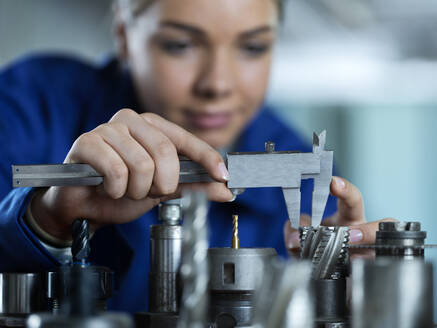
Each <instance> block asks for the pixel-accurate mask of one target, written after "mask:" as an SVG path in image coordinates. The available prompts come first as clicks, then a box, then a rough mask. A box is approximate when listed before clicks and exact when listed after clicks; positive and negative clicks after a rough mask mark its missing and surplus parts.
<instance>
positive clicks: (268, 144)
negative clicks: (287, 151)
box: [264, 141, 275, 153]
mask: <svg viewBox="0 0 437 328" xmlns="http://www.w3.org/2000/svg"><path fill="white" fill-rule="evenodd" d="M264 147H265V149H266V153H273V152H274V151H275V143H274V142H273V141H266V142H265V144H264Z"/></svg>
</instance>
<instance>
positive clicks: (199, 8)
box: [129, 0, 278, 34]
mask: <svg viewBox="0 0 437 328" xmlns="http://www.w3.org/2000/svg"><path fill="white" fill-rule="evenodd" d="M129 1H138V3H143V4H145V3H149V4H150V0H129ZM150 5H151V7H150V8H149V9H148V10H146V11H144V12H143V13H142V14H141V16H143V17H144V18H147V16H149V15H153V16H155V17H153V18H154V20H156V22H159V23H162V22H169V21H170V22H178V23H182V24H186V25H193V26H196V27H199V28H201V29H202V30H204V31H205V32H211V33H212V32H217V31H220V32H221V33H222V34H223V33H226V32H229V33H232V34H235V33H243V32H246V31H248V30H251V29H256V28H259V27H261V26H269V27H271V28H275V27H276V24H277V20H278V18H277V17H278V15H277V10H278V9H277V6H276V1H275V0H213V1H211V0H155V1H153V3H151V4H150ZM156 16H158V17H156ZM149 17H150V16H149Z"/></svg>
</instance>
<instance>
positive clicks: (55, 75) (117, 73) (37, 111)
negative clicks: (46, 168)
mask: <svg viewBox="0 0 437 328" xmlns="http://www.w3.org/2000/svg"><path fill="white" fill-rule="evenodd" d="M125 107H128V108H132V109H138V108H139V106H138V104H137V101H136V98H135V94H134V90H133V86H132V80H131V78H130V76H129V73H128V71H127V70H126V69H123V68H122V67H121V65H120V63H119V62H118V61H117V60H116V59H113V58H110V59H108V60H106V61H104V62H102V63H101V64H99V65H94V66H93V65H90V64H88V63H85V62H83V61H81V60H78V59H74V58H70V57H66V56H60V55H52V56H49V55H39V56H31V57H26V58H23V59H21V60H19V61H17V62H15V63H13V64H11V65H9V66H7V67H4V68H3V69H2V70H1V71H0V113H1V115H0V152H1V156H0V272H37V271H44V270H55V269H56V266H57V265H59V263H58V262H57V260H56V259H55V258H54V257H53V256H52V255H51V254H50V253H49V252H48V251H47V250H46V249H45V247H44V246H43V245H41V243H40V242H39V240H38V238H37V237H36V236H35V235H34V234H33V233H32V231H31V230H30V229H29V228H28V227H27V225H26V224H25V223H24V222H23V219H22V217H23V214H24V212H25V210H26V208H27V205H28V202H29V200H30V196H31V194H32V192H33V189H31V188H18V189H14V190H12V188H11V165H12V164H46V163H62V162H63V160H64V158H65V156H66V154H67V152H68V150H69V149H70V147H71V145H72V143H73V142H74V140H75V139H76V138H77V137H78V136H79V135H81V134H82V133H84V132H87V131H90V130H92V129H93V128H95V127H96V126H98V125H99V124H102V123H105V122H107V121H108V120H109V119H110V118H111V116H112V115H114V113H115V112H116V111H117V110H119V109H121V108H125ZM267 140H271V141H274V142H275V143H276V149H277V150H300V151H303V152H310V151H312V148H311V146H310V145H308V144H306V143H304V142H303V140H302V139H301V137H300V136H299V135H298V134H297V133H296V131H293V130H292V129H291V128H290V127H288V126H286V125H285V124H283V123H282V122H281V121H280V120H279V119H278V118H277V117H276V116H275V115H274V114H273V112H272V111H271V110H270V109H269V108H267V107H264V108H262V109H261V110H260V111H259V113H258V114H257V116H256V117H255V118H254V119H253V120H252V121H251V122H250V123H249V125H248V126H247V128H246V129H245V130H244V131H243V133H242V135H241V136H240V139H239V141H238V145H239V146H238V149H237V150H238V151H262V150H263V149H264V142H265V141H267ZM301 191H302V206H301V211H302V212H303V213H310V211H311V195H312V185H311V183H310V182H308V181H303V183H302V187H301ZM335 210H336V201H335V199H334V198H333V197H330V198H329V200H328V205H327V208H326V211H325V216H328V215H332V214H333V213H334V212H335ZM233 214H238V215H239V232H240V241H241V247H273V248H275V249H276V250H277V252H278V253H279V254H280V255H282V256H286V249H285V245H284V240H283V232H282V229H283V225H284V222H285V221H286V220H287V211H286V207H285V203H284V199H283V195H282V192H281V189H279V188H259V189H248V190H246V191H245V192H244V193H243V194H242V195H240V196H239V197H237V199H236V201H234V202H232V203H211V206H210V211H209V216H208V217H209V228H210V233H209V236H210V246H211V247H229V245H230V242H231V233H232V219H231V217H232V215H233ZM155 223H157V209H156V208H155V209H153V210H151V211H150V212H148V213H146V214H144V215H143V216H141V217H140V218H138V219H137V220H135V221H133V222H130V223H126V224H121V225H111V226H106V227H104V228H101V229H99V230H98V231H97V232H96V233H95V234H94V236H93V238H92V240H91V247H92V250H91V261H92V263H94V264H98V265H104V266H108V267H109V268H111V269H112V270H114V272H115V275H116V282H117V287H118V289H117V290H116V291H115V292H114V296H113V297H112V299H111V300H110V302H109V306H108V307H109V309H115V310H121V311H127V312H131V313H133V312H135V311H140V310H145V309H146V308H147V286H148V270H149V226H150V225H151V224H155Z"/></svg>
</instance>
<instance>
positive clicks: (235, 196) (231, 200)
mask: <svg viewBox="0 0 437 328" xmlns="http://www.w3.org/2000/svg"><path fill="white" fill-rule="evenodd" d="M235 199H237V195H234V196H233V197H232V198H231V199H230V200H228V202H229V203H232V202H233V201H234V200H235Z"/></svg>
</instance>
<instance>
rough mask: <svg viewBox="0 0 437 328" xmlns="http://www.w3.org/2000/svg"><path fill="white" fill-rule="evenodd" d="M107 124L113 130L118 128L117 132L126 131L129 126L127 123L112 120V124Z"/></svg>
mask: <svg viewBox="0 0 437 328" xmlns="http://www.w3.org/2000/svg"><path fill="white" fill-rule="evenodd" d="M105 126H106V127H107V129H108V130H110V131H111V132H112V131H113V130H116V131H117V132H122V133H126V132H127V131H128V128H127V126H126V125H125V124H123V123H119V122H111V123H110V124H106V125H105Z"/></svg>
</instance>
